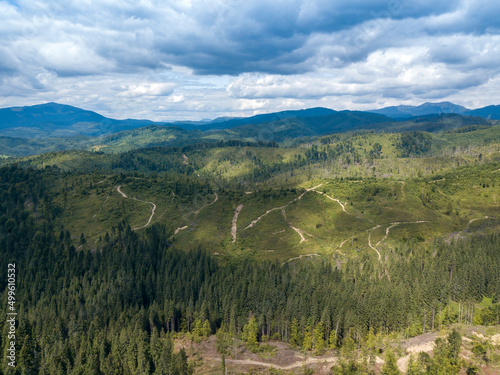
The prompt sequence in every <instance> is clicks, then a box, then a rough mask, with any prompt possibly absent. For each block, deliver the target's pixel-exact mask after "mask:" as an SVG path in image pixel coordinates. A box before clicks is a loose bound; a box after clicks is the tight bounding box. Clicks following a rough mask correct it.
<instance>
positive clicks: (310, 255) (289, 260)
mask: <svg viewBox="0 0 500 375" xmlns="http://www.w3.org/2000/svg"><path fill="white" fill-rule="evenodd" d="M312 257H319V254H302V255H299V256H298V257H294V258H290V259H288V260H287V261H286V262H285V263H288V262H291V261H292V260H297V259H302V258H312ZM283 264H284V263H283Z"/></svg>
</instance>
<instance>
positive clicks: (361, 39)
mask: <svg viewBox="0 0 500 375" xmlns="http://www.w3.org/2000/svg"><path fill="white" fill-rule="evenodd" d="M499 14H500V2H497V1H493V0H491V1H490V0H463V1H436V0H241V1H240V0H234V1H230V0H211V1H206V0H202V1H198V0H175V1H170V0H163V1H160V0H136V1H130V0H65V1H60V0H18V1H16V0H9V1H0V107H2V108H4V107H12V106H25V105H35V104H41V103H46V102H57V103H61V104H68V105H73V106H76V107H80V108H83V109H87V110H92V111H96V112H98V113H100V114H102V115H105V116H108V117H112V118H117V119H123V118H140V119H151V120H155V121H174V120H200V119H208V118H216V117H219V116H250V115H254V114H258V113H266V112H276V111H281V110H290V109H302V108H311V107H327V108H332V109H335V110H343V109H357V110H368V109H376V108H381V107H385V106H390V105H401V104H404V105H419V104H422V103H424V102H439V101H451V102H454V103H456V104H460V105H463V106H465V107H467V108H479V107H483V106H486V105H492V104H500V97H499V95H500V22H499V21H498V15H499Z"/></svg>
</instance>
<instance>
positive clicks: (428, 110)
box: [368, 102, 500, 120]
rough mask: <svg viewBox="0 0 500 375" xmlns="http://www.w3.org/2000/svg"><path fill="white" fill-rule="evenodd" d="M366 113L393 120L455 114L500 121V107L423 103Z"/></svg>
mask: <svg viewBox="0 0 500 375" xmlns="http://www.w3.org/2000/svg"><path fill="white" fill-rule="evenodd" d="M368 112H372V113H378V114H381V115H384V116H388V117H391V118H394V119H399V118H401V119H402V118H409V117H417V116H425V115H431V114H445V113H447V114H448V113H456V114H458V115H463V116H478V117H483V118H485V119H489V120H500V106H498V105H490V106H488V107H484V108H478V109H467V108H465V107H462V106H461V105H457V104H453V103H450V102H441V103H424V104H422V105H419V106H411V105H399V106H396V107H385V108H381V109H374V110H370V111H368Z"/></svg>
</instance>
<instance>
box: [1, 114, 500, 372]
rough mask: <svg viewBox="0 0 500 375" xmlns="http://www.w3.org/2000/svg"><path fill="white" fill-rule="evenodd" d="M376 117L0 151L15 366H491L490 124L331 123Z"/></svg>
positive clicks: (493, 226)
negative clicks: (15, 321) (13, 153)
mask: <svg viewBox="0 0 500 375" xmlns="http://www.w3.org/2000/svg"><path fill="white" fill-rule="evenodd" d="M382 120H383V117H381V116H380V115H376V114H372V115H369V116H366V114H365V113H362V114H358V113H355V112H336V113H333V114H329V115H326V116H320V117H308V118H297V117H295V118H286V119H280V120H277V121H274V122H270V123H267V125H264V124H254V125H244V126H240V127H234V128H230V129H220V130H214V131H209V132H202V131H192V130H191V131H189V130H186V129H180V128H167V127H158V126H151V127H147V128H145V129H136V130H132V131H127V132H123V133H118V134H114V135H109V136H107V137H102V138H99V140H100V141H101V142H102V143H101V144H99V145H96V144H92V145H91V146H90V147H89V148H90V149H92V147H93V146H98V147H94V151H89V150H72V151H69V150H67V151H52V152H49V153H44V154H40V155H33V156H28V157H22V158H4V159H1V160H0V163H1V164H2V166H1V167H0V207H1V211H0V212H1V215H0V248H1V249H2V251H3V252H2V254H5V256H2V257H0V274H1V275H2V277H1V278H0V289H1V290H2V291H3V294H2V298H6V297H3V296H7V293H6V291H8V289H7V288H8V285H7V283H6V281H5V280H8V278H7V270H8V264H16V269H18V270H20V271H19V272H17V273H16V305H15V306H16V308H17V306H19V317H20V320H19V321H20V325H19V329H18V332H19V335H20V336H19V337H21V338H19V339H18V340H17V343H16V345H18V347H19V348H20V349H19V352H18V353H19V358H20V359H19V360H20V363H21V364H20V365H19V366H21V368H22V369H29V368H39V369H40V371H43V372H45V373H50V374H56V373H68V372H70V373H71V372H75V371H79V370H80V369H86V370H85V371H88V372H89V373H92V374H99V373H102V374H108V373H109V374H112V373H116V372H117V371H121V372H123V373H150V374H154V373H155V372H160V373H161V372H163V373H179V374H192V373H206V374H210V373H218V372H222V371H224V372H225V370H226V369H227V370H229V371H234V372H238V371H239V372H243V373H249V372H253V373H295V374H296V373H314V371H316V372H317V373H330V372H333V373H341V374H344V373H350V372H352V371H357V372H358V373H373V374H380V373H382V372H383V371H386V370H387V368H388V367H389V366H393V367H394V366H396V367H397V366H399V367H400V368H401V369H402V370H403V371H404V370H405V369H406V368H408V367H410V368H411V369H419V370H418V371H420V373H423V374H425V373H432V371H434V373H436V372H437V373H439V372H441V373H446V374H457V375H458V374H460V373H466V372H467V371H468V372H470V373H473V371H476V370H477V371H476V372H478V371H479V370H482V371H484V372H486V373H487V371H490V373H495V371H497V372H498V368H499V366H500V360H499V351H498V344H497V343H496V341H494V340H496V337H497V336H496V335H498V327H499V324H500V321H499V319H498V317H499V316H500V315H499V312H500V303H499V294H498V291H499V290H500V278H499V277H498V275H499V274H500V258H499V255H500V254H499V252H498V247H499V245H500V238H499V236H498V233H499V232H500V219H499V218H500V201H499V200H500V195H499V193H498V186H499V184H500V126H499V125H494V124H493V123H492V122H489V121H486V120H484V121H485V122H484V123H480V124H477V123H475V121H473V120H471V119H470V118H468V117H463V116H458V115H443V116H429V117H420V118H416V119H408V120H406V121H402V122H397V124H399V125H397V126H401V127H402V128H403V129H409V130H404V131H402V132H398V131H397V128H394V129H392V131H391V132H384V131H380V129H375V130H367V129H357V130H355V131H352V130H351V131H347V129H349V128H350V126H351V124H352V123H354V122H355V123H357V124H358V125H359V127H360V128H362V127H364V126H367V127H370V126H374V127H381V126H387V124H388V123H386V122H383V121H382ZM378 121H380V122H378ZM392 124H396V123H392ZM394 126H396V125H394ZM413 127H416V128H417V129H427V130H433V131H434V132H422V131H416V130H411V129H415V128H413ZM332 129H339V130H342V131H341V132H339V133H334V134H332V133H331V131H332ZM294 130H296V133H294ZM265 131H268V132H265ZM195 132H196V134H197V137H199V138H197V142H194V139H196V138H195V137H192V136H191V135H192V134H194V133H195ZM259 132H262V134H259ZM145 135H147V136H145ZM236 135H238V136H239V137H240V138H241V139H240V140H234V139H233V140H231V139H232V138H234V137H235V136H236ZM294 135H295V136H297V135H301V137H299V138H293V136H294ZM302 135H304V136H303V137H302ZM205 137H207V138H205ZM256 139H260V140H256ZM269 139H273V140H283V142H280V143H278V142H276V141H270V142H268V141H267V140H269ZM103 140H106V143H104V142H103ZM265 140H266V141H265ZM40 141H42V140H40ZM82 141H84V140H82ZM169 142H171V143H169ZM183 143H184V144H183ZM151 144H153V145H154V146H151V147H145V148H141V147H142V146H146V145H151ZM47 145H49V146H50V147H54V146H55V145H56V144H52V145H51V144H50V143H47ZM105 145H106V146H107V147H104V146H105ZM172 145H179V146H172ZM14 149H15V147H14V148H13V150H14ZM106 149H108V150H106ZM103 151H107V152H103ZM21 270H22V271H21ZM2 280H3V281H2ZM21 306H22V308H21ZM48 317H50V319H49V318H48ZM454 328H455V329H458V331H454V330H453V329H454ZM473 332H475V333H473ZM479 335H482V336H479ZM440 337H441V338H440ZM436 339H437V341H436ZM422 347H424V349H421V348H422ZM32 348H37V349H36V353H37V355H36V356H35V355H32V353H35V352H34V350H33V349H32ZM419 348H420V349H421V350H424V352H425V353H427V354H418V355H417V354H416V353H417V352H418V350H420V349H419ZM3 350H6V347H5V344H3ZM411 353H415V354H414V356H410V354H411ZM5 367H6V365H4V367H3V368H5ZM117 369H118V370H117ZM82 371H83V370H82Z"/></svg>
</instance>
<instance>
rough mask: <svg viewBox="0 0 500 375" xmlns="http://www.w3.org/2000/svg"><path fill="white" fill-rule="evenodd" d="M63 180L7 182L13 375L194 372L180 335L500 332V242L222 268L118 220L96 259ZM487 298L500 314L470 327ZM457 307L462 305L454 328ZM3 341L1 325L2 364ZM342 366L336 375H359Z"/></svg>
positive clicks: (31, 177)
mask: <svg viewBox="0 0 500 375" xmlns="http://www.w3.org/2000/svg"><path fill="white" fill-rule="evenodd" d="M64 174H65V172H62V171H60V170H58V169H57V168H55V169H54V168H46V169H43V170H37V169H32V168H26V169H22V168H19V167H16V166H12V167H4V168H2V169H1V170H0V204H1V211H0V212H1V216H0V248H1V249H2V252H1V258H0V271H1V273H0V275H1V277H0V282H1V285H0V289H1V290H3V291H5V292H4V293H3V294H2V305H3V306H6V305H7V303H8V293H7V290H8V288H7V269H8V264H9V263H15V268H16V292H15V304H16V309H17V311H18V315H17V319H18V327H17V330H16V345H17V354H16V355H17V361H18V364H17V367H16V370H15V371H13V370H12V369H10V368H9V365H8V360H7V359H6V357H5V356H3V358H2V367H1V369H2V370H1V371H2V373H4V374H11V373H12V374H13V373H16V374H187V373H192V372H193V371H194V370H193V368H192V366H189V365H188V362H187V356H186V352H185V350H184V349H182V350H180V351H174V349H173V341H172V338H173V336H174V335H176V334H179V333H183V332H184V333H189V334H191V335H193V336H195V337H200V338H201V337H208V336H209V335H211V334H215V333H216V332H219V333H218V335H219V336H220V335H222V334H223V333H224V332H226V333H227V335H230V336H233V337H242V339H243V340H244V341H245V342H247V344H248V345H249V347H250V348H251V347H252V345H258V342H261V341H266V340H267V339H268V338H274V339H279V340H283V341H286V342H288V343H290V344H291V345H293V346H294V347H302V348H303V349H304V350H316V351H318V352H321V351H323V350H324V349H326V348H328V347H330V348H339V347H340V348H343V347H345V346H346V345H352V343H353V342H355V343H362V342H365V338H366V337H369V336H370V335H373V334H374V333H387V334H388V333H390V332H394V331H398V332H403V333H404V335H406V336H409V337H411V336H415V335H417V334H420V333H425V332H427V331H432V330H437V329H439V328H440V326H441V325H447V324H450V323H453V322H458V321H460V322H463V323H469V324H470V323H479V324H484V325H489V324H499V309H498V306H499V305H498V304H497V303H496V302H498V298H499V294H498V291H499V290H500V278H499V271H500V251H499V250H498V249H499V248H500V235H498V234H495V233H492V234H489V235H486V236H479V237H473V238H471V239H466V240H465V239H464V240H459V241H451V242H449V241H448V242H445V241H443V240H440V239H435V240H434V241H433V242H432V243H426V244H422V243H419V242H418V241H413V242H412V241H408V242H405V243H401V244H400V245H399V246H396V247H394V248H393V249H391V250H390V253H387V256H388V257H389V258H390V262H384V263H379V262H374V261H373V257H371V256H369V255H368V254H364V253H360V254H359V255H358V256H356V257H352V258H350V259H349V260H348V261H347V262H345V263H343V264H341V265H340V266H339V265H336V264H332V263H330V262H326V261H321V262H285V263H282V262H279V261H277V260H276V261H259V260H255V259H244V258H227V259H225V260H222V261H221V260H220V259H218V258H217V257H216V256H215V255H214V254H213V252H212V251H211V250H212V249H209V248H203V247H202V246H198V247H196V248H193V249H191V250H189V251H185V250H179V249H177V248H176V246H175V244H173V243H172V242H171V238H172V233H170V232H171V231H169V230H168V229H167V228H166V227H165V226H164V225H161V224H158V223H156V224H153V225H151V226H149V227H147V228H145V230H143V231H140V232H139V231H134V230H132V229H131V227H130V225H129V224H128V223H127V222H125V221H121V222H119V223H118V224H117V225H116V226H114V227H113V228H112V229H111V230H110V231H109V232H106V234H105V235H104V236H102V237H101V238H99V240H98V242H97V245H96V247H94V248H88V247H85V246H84V245H85V242H86V239H85V237H84V236H82V237H81V238H80V239H79V240H78V241H75V240H74V239H72V238H74V237H75V234H73V233H70V232H69V231H68V230H67V228H66V227H65V226H64V222H63V221H61V220H60V216H61V215H63V212H64V208H63V207H61V205H60V204H59V203H56V202H55V201H54V197H53V196H52V193H51V191H52V184H53V182H54V181H56V180H57V179H58V178H61V176H63V177H64ZM76 237H78V235H76ZM484 296H487V297H491V298H493V305H492V306H493V307H491V308H489V309H485V310H484V311H482V312H481V314H480V315H478V314H476V315H474V304H475V303H477V302H478V301H481V299H482V298H483V297H484ZM452 303H459V304H460V306H461V309H460V313H459V315H458V316H457V314H456V313H455V312H453V311H452V310H450V308H449V306H450V305H451V304H452ZM495 303H496V304H495ZM473 319H475V321H473ZM8 330H9V324H8V323H7V322H5V323H4V325H3V330H2V331H1V342H2V352H4V353H5V352H6V351H7V350H8V346H9V341H10V340H9V338H8V333H9V332H8ZM223 351H224V350H222V352H223ZM347 367H348V366H347ZM347 367H346V368H344V369H343V370H342V369H340V370H339V371H344V372H343V373H354V372H349V371H351V370H352V368H351V370H349V369H348V368H347ZM457 368H458V367H457ZM436 371H437V370H436ZM436 373H437V372H436Z"/></svg>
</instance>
